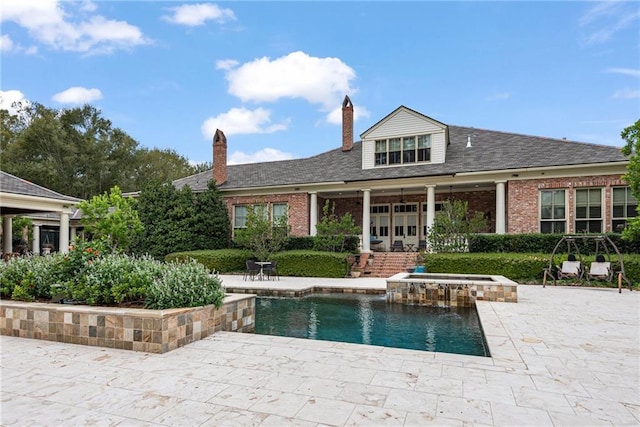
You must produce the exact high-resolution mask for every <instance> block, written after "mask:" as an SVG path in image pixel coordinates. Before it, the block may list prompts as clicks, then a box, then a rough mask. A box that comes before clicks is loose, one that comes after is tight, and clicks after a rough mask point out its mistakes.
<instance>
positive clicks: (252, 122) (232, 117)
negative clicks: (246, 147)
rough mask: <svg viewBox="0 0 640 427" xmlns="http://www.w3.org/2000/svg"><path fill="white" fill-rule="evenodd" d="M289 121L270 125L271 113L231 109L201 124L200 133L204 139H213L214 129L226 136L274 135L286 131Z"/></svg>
mask: <svg viewBox="0 0 640 427" xmlns="http://www.w3.org/2000/svg"><path fill="white" fill-rule="evenodd" d="M288 125H289V121H288V120H286V121H284V122H282V123H277V124H271V111H269V110H266V109H264V108H257V109H255V110H249V109H246V108H232V109H230V110H229V111H227V112H226V113H222V114H219V115H218V116H216V117H210V118H208V119H206V120H205V121H204V123H202V126H201V128H200V129H201V131H202V135H203V136H204V138H205V139H211V138H213V135H214V134H215V132H216V129H220V130H221V131H222V132H224V134H225V135H226V136H229V135H240V134H256V133H274V132H278V131H281V130H285V129H287V127H288Z"/></svg>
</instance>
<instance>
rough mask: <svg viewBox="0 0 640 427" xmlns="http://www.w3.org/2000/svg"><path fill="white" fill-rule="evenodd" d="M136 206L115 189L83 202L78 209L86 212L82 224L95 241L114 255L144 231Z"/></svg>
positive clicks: (83, 213)
mask: <svg viewBox="0 0 640 427" xmlns="http://www.w3.org/2000/svg"><path fill="white" fill-rule="evenodd" d="M134 204H135V200H134V199H132V198H131V197H122V192H121V191H120V189H119V188H118V187H117V186H115V187H113V188H112V189H111V191H110V192H109V193H104V194H101V195H98V196H93V197H92V198H91V200H88V201H87V200H83V201H82V202H80V203H79V204H78V208H80V210H82V220H81V221H82V225H83V226H84V228H85V230H86V231H87V232H88V233H89V234H91V236H92V238H93V240H99V241H101V242H103V243H104V244H105V245H106V246H107V247H108V248H109V249H110V250H111V252H121V251H125V250H127V248H129V245H130V244H131V242H132V241H133V240H134V239H135V237H136V236H137V235H138V234H140V233H141V232H142V230H143V226H142V223H141V222H140V219H139V218H138V212H136V210H135V209H134Z"/></svg>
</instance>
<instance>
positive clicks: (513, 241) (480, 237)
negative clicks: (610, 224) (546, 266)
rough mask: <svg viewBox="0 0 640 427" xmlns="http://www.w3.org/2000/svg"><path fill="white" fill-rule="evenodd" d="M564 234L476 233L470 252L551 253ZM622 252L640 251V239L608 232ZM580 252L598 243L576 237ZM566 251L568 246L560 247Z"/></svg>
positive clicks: (593, 249)
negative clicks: (624, 238)
mask: <svg viewBox="0 0 640 427" xmlns="http://www.w3.org/2000/svg"><path fill="white" fill-rule="evenodd" d="M563 236H564V234H546V233H523V234H475V235H473V236H472V237H471V239H470V240H469V252H518V253H538V252H540V253H548V254H549V255H551V253H552V252H553V249H554V248H555V246H556V244H557V243H558V242H559V241H560V239H562V237H563ZM606 236H608V237H609V238H610V239H611V241H612V242H613V243H614V244H615V245H616V246H617V247H618V250H619V251H620V253H623V254H627V253H640V241H627V240H623V239H622V235H620V234H617V233H607V234H606ZM576 242H577V244H578V248H579V250H580V253H582V254H584V255H591V254H594V253H595V249H596V243H595V240H593V239H576ZM559 250H562V251H565V252H566V246H565V247H563V248H559Z"/></svg>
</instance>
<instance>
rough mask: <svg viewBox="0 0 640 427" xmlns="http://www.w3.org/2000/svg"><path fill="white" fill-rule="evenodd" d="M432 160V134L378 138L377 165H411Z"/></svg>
mask: <svg viewBox="0 0 640 427" xmlns="http://www.w3.org/2000/svg"><path fill="white" fill-rule="evenodd" d="M429 161H431V135H412V136H405V137H402V138H389V139H377V140H376V142H375V165H376V166H387V165H400V164H404V165H410V164H415V163H420V162H429Z"/></svg>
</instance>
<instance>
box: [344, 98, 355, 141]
mask: <svg viewBox="0 0 640 427" xmlns="http://www.w3.org/2000/svg"><path fill="white" fill-rule="evenodd" d="M352 148H353V104H352V103H351V100H350V99H349V96H348V95H347V96H345V97H344V101H342V151H351V149H352Z"/></svg>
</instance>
